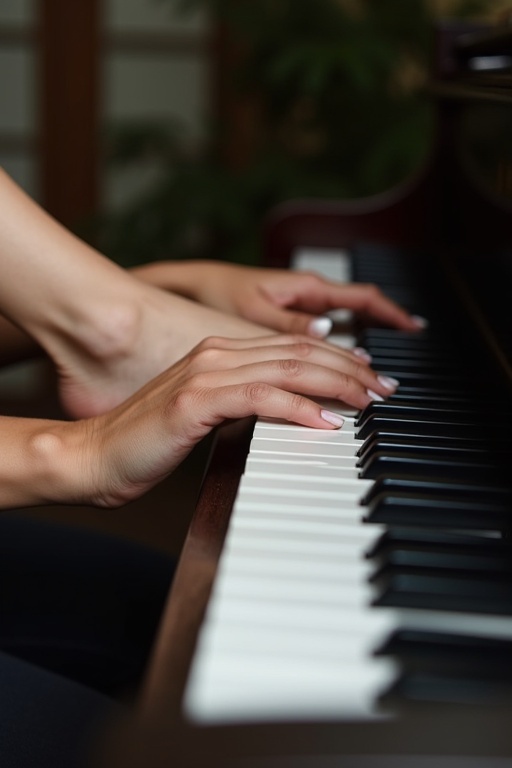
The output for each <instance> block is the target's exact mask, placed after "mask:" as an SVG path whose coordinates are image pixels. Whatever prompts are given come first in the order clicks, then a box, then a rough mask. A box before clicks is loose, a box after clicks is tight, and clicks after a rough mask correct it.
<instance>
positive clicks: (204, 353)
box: [192, 346, 222, 371]
mask: <svg viewBox="0 0 512 768" xmlns="http://www.w3.org/2000/svg"><path fill="white" fill-rule="evenodd" d="M221 357H222V350H221V349H219V348H218V347H216V346H205V347H204V348H203V349H199V350H197V351H196V352H195V354H194V355H193V358H192V370H194V371H208V370H212V369H216V368H218V367H219V365H220V361H221Z"/></svg>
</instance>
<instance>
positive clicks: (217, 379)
mask: <svg viewBox="0 0 512 768" xmlns="http://www.w3.org/2000/svg"><path fill="white" fill-rule="evenodd" d="M254 381H257V382H265V383H266V384H269V385H271V386H274V387H279V388H280V389H284V390H286V391H289V392H294V393H300V394H303V395H310V396H313V397H322V398H330V399H334V400H339V401H340V402H343V403H347V404H349V405H351V406H353V407H355V408H358V409H362V408H365V407H366V406H367V405H368V404H369V403H370V402H371V401H372V400H375V399H381V398H382V399H383V398H384V396H381V395H380V394H377V393H375V392H374V391H373V390H371V389H370V388H368V387H367V386H366V385H365V384H363V383H362V382H361V381H360V380H358V379H356V378H355V377H353V376H351V375H350V374H348V373H346V372H344V371H340V370H335V369H333V368H330V367H324V366H322V365H316V364H313V363H310V362H305V361H303V360H296V359H291V358H288V359H281V358H280V359H276V360H266V361H260V362H253V363H248V364H247V365H242V366H239V367H236V368H229V369H227V370H214V371H209V372H206V373H199V374H196V375H195V376H194V377H193V384H194V387H196V388H197V389H198V390H202V389H209V388H215V387H221V386H223V385H226V384H230V385H231V384H239V385H242V384H248V383H250V382H254ZM372 384H373V382H372ZM373 386H375V384H373ZM387 394H389V390H388V391H387Z"/></svg>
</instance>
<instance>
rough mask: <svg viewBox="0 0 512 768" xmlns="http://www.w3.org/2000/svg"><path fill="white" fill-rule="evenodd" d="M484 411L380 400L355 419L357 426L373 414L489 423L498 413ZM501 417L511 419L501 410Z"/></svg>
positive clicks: (474, 408)
mask: <svg viewBox="0 0 512 768" xmlns="http://www.w3.org/2000/svg"><path fill="white" fill-rule="evenodd" d="M489 411H490V409H487V412H484V410H483V409H482V408H477V407H468V406H467V405H464V404H461V405H459V406H457V405H450V406H446V405H445V406H432V405H429V404H427V403H424V404H420V403H414V404H413V403H400V402H396V401H394V402H393V401H390V402H378V401H375V400H374V401H372V402H371V403H369V404H368V405H367V406H366V408H364V409H363V410H362V411H361V413H360V414H359V416H358V417H357V419H356V421H355V425H356V427H360V426H363V424H365V423H366V421H367V420H368V419H370V418H371V417H372V416H386V417H387V418H396V419H397V420H398V419H400V420H402V419H404V418H418V419H421V420H422V421H439V420H440V419H446V421H451V422H453V421H469V422H471V423H472V424H476V423H479V422H482V421H483V422H484V423H487V422H488V421H489V420H490V419H491V420H492V418H493V413H494V416H495V417H496V416H497V414H496V412H495V411H494V408H493V409H492V412H489ZM499 418H500V419H507V420H508V421H510V413H508V412H506V411H505V412H500V413H499Z"/></svg>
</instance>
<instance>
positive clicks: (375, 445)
mask: <svg viewBox="0 0 512 768" xmlns="http://www.w3.org/2000/svg"><path fill="white" fill-rule="evenodd" d="M377 453H382V454H385V455H386V456H393V455H394V454H398V455H400V456H401V455H414V456H423V457H425V458H428V457H429V456H431V457H432V458H437V459H442V458H443V457H448V458H451V459H456V460H459V459H462V460H464V459H471V458H475V459H478V458H479V457H482V456H484V457H488V456H489V455H493V456H494V457H495V458H496V460H498V461H505V460H508V461H510V460H512V449H511V450H510V451H506V452H499V451H493V452H492V454H491V451H490V450H489V449H488V448H482V447H479V448H477V447H469V448H467V447H457V448H453V447H452V446H447V445H441V446H439V445H429V444H428V443H424V444H423V445H418V444H417V443H416V444H413V445H408V444H407V442H406V441H402V440H396V441H392V440H379V441H369V442H368V443H367V445H366V447H365V449H364V451H363V450H362V451H360V452H358V457H359V458H358V461H357V462H356V464H357V466H358V467H363V466H364V464H365V463H366V462H367V461H368V460H369V459H370V458H371V457H372V456H373V455H374V454H377Z"/></svg>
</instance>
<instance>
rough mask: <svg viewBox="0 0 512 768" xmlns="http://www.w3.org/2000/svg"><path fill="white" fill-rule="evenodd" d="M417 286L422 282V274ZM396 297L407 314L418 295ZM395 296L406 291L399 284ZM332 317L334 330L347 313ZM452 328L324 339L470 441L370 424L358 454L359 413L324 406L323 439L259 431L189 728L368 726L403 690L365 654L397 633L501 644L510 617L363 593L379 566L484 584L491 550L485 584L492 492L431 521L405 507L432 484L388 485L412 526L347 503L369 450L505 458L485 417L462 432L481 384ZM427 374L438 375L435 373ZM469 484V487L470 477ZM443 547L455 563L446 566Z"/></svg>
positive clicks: (392, 664)
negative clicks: (367, 354) (357, 354)
mask: <svg viewBox="0 0 512 768" xmlns="http://www.w3.org/2000/svg"><path fill="white" fill-rule="evenodd" d="M315 255H316V257H317V258H322V256H323V255H325V257H326V259H325V262H322V264H320V261H316V262H315V265H316V266H318V267H319V268H320V267H321V269H322V270H323V269H324V268H325V269H327V270H331V272H330V274H331V276H332V275H334V274H336V275H339V272H337V271H336V270H337V269H339V267H338V266H337V254H336V253H335V252H329V253H328V254H322V250H321V249H320V251H319V252H318V253H316V254H315ZM303 256H304V259H303V262H302V266H303V267H304V268H310V266H309V265H307V254H303ZM380 265H381V266H382V263H381V262H380ZM343 269H344V270H345V271H344V272H343V274H344V275H345V278H344V279H349V278H348V273H347V272H346V262H345V266H344V267H343ZM387 270H388V266H386V267H385V269H384V271H387ZM393 271H394V273H395V274H396V273H399V274H400V281H401V284H402V285H403V286H405V285H406V284H407V281H408V277H404V276H402V270H401V268H400V269H399V270H396V269H393ZM407 271H408V270H406V272H407ZM419 279H420V282H422V283H423V284H426V281H425V280H424V279H423V276H421V277H420V278H419ZM406 293H407V297H408V301H409V300H410V301H411V306H413V304H414V302H415V301H416V300H417V299H416V296H415V294H414V293H411V292H409V290H407V292H406ZM400 294H401V295H405V294H404V292H403V289H402V288H400ZM443 304H447V302H445V301H442V300H440V301H439V306H443ZM341 319H342V321H345V319H346V316H342V318H341ZM450 322H451V321H450ZM450 322H448V323H447V324H446V327H445V324H444V323H443V324H441V323H439V324H438V325H439V330H440V331H441V332H442V333H441V334H440V336H442V337H443V338H441V342H442V343H441V344H440V343H439V340H440V339H439V338H436V334H435V332H434V331H435V326H436V321H435V318H434V321H433V322H432V323H431V328H430V329H429V331H425V332H420V333H419V334H411V333H404V332H397V331H393V330H389V329H375V330H371V331H368V332H367V333H366V334H364V335H360V336H358V337H357V341H356V340H355V338H354V337H353V336H352V335H351V334H349V335H339V336H337V342H339V343H340V344H342V345H348V346H351V345H353V344H354V343H356V344H358V345H359V346H362V347H365V348H367V349H368V350H369V351H371V353H372V354H373V356H374V359H375V360H377V361H378V363H379V370H380V364H381V363H382V370H383V371H384V372H387V371H389V370H391V369H396V370H398V369H400V368H401V369H402V370H406V373H404V376H403V379H404V380H403V381H401V385H400V387H399V389H398V390H397V392H396V393H394V394H393V395H391V396H390V398H388V399H387V401H386V403H385V405H386V404H388V403H389V404H391V403H396V405H397V406H400V405H401V406H402V407H403V406H404V403H405V404H407V403H409V404H412V405H415V404H418V405H422V406H426V407H427V408H428V407H430V408H431V409H432V408H438V409H439V411H440V412H441V409H442V412H443V413H445V412H446V411H447V410H452V411H453V410H456V411H457V413H458V415H460V412H461V411H462V410H467V411H468V415H469V417H470V418H469V420H468V423H467V430H466V429H465V428H464V429H463V430H462V432H461V431H460V429H458V427H460V424H455V425H452V426H455V427H457V429H452V430H450V428H449V427H450V425H449V424H448V433H447V432H446V430H443V429H442V428H443V427H444V426H446V423H445V420H444V419H438V422H439V423H438V426H439V430H440V434H435V433H433V434H428V430H427V433H426V431H425V429H424V428H422V429H421V430H417V431H416V432H415V431H414V429H411V427H413V426H414V425H413V422H412V421H406V423H405V424H404V425H400V424H399V423H396V422H395V423H394V424H393V427H392V428H390V427H389V422H388V421H386V422H383V424H384V426H385V427H387V428H388V429H387V430H386V429H384V428H383V424H382V423H381V424H379V428H378V429H377V430H376V431H375V433H374V437H372V438H371V439H366V440H365V441H364V442H363V441H362V440H361V439H360V437H361V435H360V434H359V429H358V428H357V427H356V425H355V417H356V416H357V414H356V413H355V412H354V411H353V410H350V409H347V408H346V406H344V405H343V404H342V403H334V404H331V402H329V407H332V409H336V410H337V411H338V412H340V413H343V414H344V415H346V424H345V426H344V427H343V428H342V429H341V430H337V431H335V432H333V431H331V430H326V431H325V432H321V431H315V430H308V429H306V428H302V427H297V426H296V425H290V424H281V423H277V422H274V421H272V420H268V421H266V420H258V422H257V423H256V426H255V430H254V437H253V441H252V444H251V450H250V452H249V456H248V458H247V462H246V469H245V475H244V477H243V479H242V480H241V483H240V488H239V491H238V496H237V500H236V502H235V507H234V511H233V516H232V520H231V523H230V526H229V530H228V533H227V537H226V542H225V546H224V549H223V553H222V556H221V560H220V562H219V568H218V574H217V578H216V580H215V584H214V587H213V594H212V599H211V601H210V603H209V606H208V611H207V617H206V621H205V624H204V626H203V630H202V632H201V635H200V637H199V641H198V649H199V653H198V655H197V657H196V660H195V662H194V666H193V668H192V676H191V679H190V681H189V685H188V687H187V692H186V698H185V707H186V711H187V713H188V714H189V715H190V716H191V717H192V718H194V719H202V720H204V721H205V722H214V721H220V722H222V721H225V720H231V721H233V720H234V721H241V720H244V719H248V720H251V719H255V718H256V719H263V720H264V719H267V718H271V719H280V718H281V719H284V720H288V719H289V718H290V717H294V716H298V717H306V718H309V719H315V718H318V717H332V715H333V713H335V715H336V716H337V717H339V716H340V715H347V716H356V717H359V716H360V717H369V718H374V717H380V716H382V712H381V711H380V710H379V705H378V699H379V696H380V695H382V693H383V691H389V690H391V689H392V687H393V685H396V684H397V680H398V681H399V682H400V681H402V677H401V675H403V673H404V668H403V658H401V657H400V654H396V655H394V656H393V655H389V656H384V654H383V655H382V656H380V657H377V656H376V655H375V654H376V652H377V651H378V649H379V648H383V647H385V644H386V641H387V640H389V638H390V637H392V636H393V635H394V634H396V633H397V632H400V631H402V630H403V629H404V627H409V628H412V629H413V630H414V631H415V632H424V633H426V632H430V633H433V634H434V635H435V636H436V637H438V638H440V637H441V636H446V635H448V634H452V635H457V636H459V637H462V639H463V641H464V640H466V639H468V638H476V640H477V641H480V642H482V643H483V642H484V641H486V640H493V641H494V640H496V638H503V639H504V640H507V641H509V640H510V638H512V618H511V617H510V616H508V615H497V614H491V613H483V612H480V611H478V612H475V611H473V610H471V611H468V610H464V608H467V607H468V606H467V605H466V606H464V605H460V604H459V605H458V606H457V609H456V610H455V611H450V610H445V606H443V609H442V610H441V609H439V608H438V607H436V608H435V609H434V608H432V607H424V608H422V609H417V608H415V609H412V608H396V607H383V606H379V607H374V608H372V607H371V604H372V603H373V602H375V601H376V600H378V599H379V597H380V596H381V594H382V593H381V591H379V590H381V588H382V583H381V582H380V581H379V579H381V580H382V579H383V578H384V576H383V572H382V571H381V574H380V576H379V579H377V582H378V583H376V584H372V583H370V581H369V579H370V577H371V576H372V575H373V574H374V572H375V567H376V564H378V565H379V566H380V565H382V564H384V563H386V564H387V566H388V571H386V574H387V575H386V578H388V577H389V566H390V564H391V566H392V567H393V568H398V566H400V567H401V568H402V571H403V569H404V567H405V568H406V567H407V566H408V565H410V564H412V565H415V566H416V567H417V566H418V565H423V563H425V565H424V566H423V570H428V571H430V572H433V573H435V575H436V576H437V577H438V578H439V576H440V573H439V568H440V566H443V565H446V567H445V568H444V569H443V573H442V574H441V575H443V576H444V578H446V576H445V575H444V571H454V572H455V573H457V571H456V569H457V567H458V566H460V565H464V566H468V567H469V566H472V570H471V573H472V574H473V572H480V570H481V575H482V576H485V579H486V580H487V581H489V572H488V571H487V570H486V569H485V564H486V563H490V562H491V559H492V552H493V551H494V549H496V551H497V552H498V555H497V557H496V559H495V560H494V559H493V560H492V563H493V566H494V568H495V570H497V572H498V573H499V572H500V568H502V569H503V571H505V572H506V568H507V562H508V560H507V556H506V555H504V552H506V546H505V544H504V542H503V540H502V538H501V537H502V528H501V526H495V527H492V526H493V525H494V523H495V522H500V523H501V522H503V520H504V519H508V518H507V516H506V515H505V511H504V510H503V508H502V507H501V506H500V505H498V507H497V508H495V509H494V508H493V506H492V504H490V503H489V499H490V498H491V496H492V497H499V493H498V492H497V491H496V492H494V490H493V492H489V494H488V497H487V498H485V502H486V503H485V507H486V510H487V516H486V518H485V521H483V520H480V523H478V522H477V512H478V513H480V512H481V511H482V510H481V509H480V508H475V506H474V505H475V504H476V503H477V502H478V499H477V498H475V495H473V497H472V498H471V499H470V504H473V508H472V509H471V508H470V509H469V512H470V513H469V515H468V514H466V513H467V511H468V508H467V505H466V510H465V511H464V509H463V508H462V507H456V506H452V507H451V508H450V509H449V512H450V515H451V517H450V519H448V518H446V517H445V516H443V510H442V503H444V504H445V505H446V503H447V502H446V500H445V501H444V502H442V503H438V502H437V501H436V502H435V504H434V505H431V506H434V507H435V509H434V510H433V511H432V510H430V511H429V509H428V508H427V506H426V505H425V499H424V500H423V507H421V503H422V502H421V498H420V499H419V502H418V503H416V502H417V499H416V496H418V497H421V495H422V494H424V493H426V492H428V493H430V489H431V487H432V485H434V486H435V483H434V480H433V479H432V480H430V478H425V479H424V482H426V481H427V480H429V482H430V483H431V484H430V485H429V486H428V487H427V486H425V487H421V481H419V480H418V479H417V478H411V479H410V480H407V478H406V479H405V480H404V479H403V478H401V479H400V480H399V481H398V480H397V481H396V482H401V483H407V482H410V483H413V484H414V483H416V485H415V486H414V487H415V488H416V489H421V493H418V494H417V495H416V496H414V494H412V500H413V501H414V504H415V506H416V512H415V520H414V521H413V522H411V519H410V516H409V517H408V516H407V515H405V514H403V515H401V516H400V515H399V516H398V518H399V521H400V526H397V524H396V522H394V523H393V525H392V526H391V527H389V526H388V525H387V524H381V523H378V522H375V521H374V520H372V522H371V523H369V522H366V521H365V520H364V519H363V518H368V517H369V515H370V513H369V511H368V509H367V508H365V507H364V506H361V505H360V503H359V501H360V498H361V496H363V495H364V494H365V493H366V492H367V491H368V490H369V489H370V488H372V487H373V483H374V481H373V480H364V479H359V478H355V477H354V474H353V473H354V472H355V473H356V474H357V471H358V470H357V467H356V462H357V456H356V454H357V453H358V452H359V453H361V454H362V455H363V456H364V455H365V452H366V451H369V450H371V451H373V452H377V453H378V452H379V449H380V448H381V446H386V445H387V446H390V445H393V446H400V448H401V449H403V448H404V446H405V447H406V448H407V449H411V450H414V449H416V450H418V453H419V454H420V456H423V455H425V457H426V456H427V455H430V456H433V455H435V451H436V450H437V451H438V454H439V455H438V457H437V458H438V459H439V458H440V457H441V455H444V453H445V452H447V451H448V450H453V449H455V450H457V451H459V453H458V454H456V455H455V456H454V457H452V460H453V458H456V459H457V460H462V459H463V458H465V456H466V455H468V454H469V453H471V457H473V456H476V457H478V458H479V459H480V458H481V457H482V455H483V454H487V455H490V457H491V460H492V461H493V462H494V461H495V460H496V459H497V457H498V453H499V452H498V446H500V447H501V450H502V451H503V452H505V451H506V450H507V448H508V450H509V451H510V436H509V432H508V429H506V428H505V427H500V426H499V425H497V426H494V425H488V424H487V423H486V422H485V420H483V423H482V424H480V425H476V426H475V422H474V420H471V418H472V417H473V413H484V412H485V411H486V410H487V403H488V392H487V389H486V382H485V381H483V382H482V381H477V380H476V377H475V376H474V375H473V371H471V370H470V369H471V368H472V364H468V362H467V361H464V364H463V365H461V356H462V355H463V354H464V353H465V352H464V349H463V348H464V346H465V345H466V341H465V332H464V328H463V327H456V325H453V326H452V328H451V329H450V327H449V326H450ZM441 326H442V327H441ZM459 331H462V332H461V333H460V335H459ZM467 344H468V346H469V341H468V342H467ZM459 350H460V352H459ZM415 355H417V360H418V361H419V362H420V363H421V361H426V360H430V361H431V366H430V373H429V374H428V375H427V373H428V371H427V372H426V371H425V370H424V369H423V367H422V365H418V364H416V365H415V364H414V360H415ZM436 365H437V366H438V369H439V372H440V375H433V374H432V370H433V369H434V368H435V366H436ZM445 365H446V368H445ZM452 365H453V366H454V369H453V370H454V371H455V373H456V374H457V375H456V376H453V375H448V376H446V375H445V373H444V371H445V370H447V371H450V370H451V367H452ZM391 375H392V374H391ZM397 378H401V377H399V376H398V377H397ZM498 402H500V403H502V402H503V403H505V404H506V399H504V398H501V397H500V398H497V397H496V398H495V399H494V400H493V405H496V406H497V404H498ZM482 405H483V406H484V407H483V408H482ZM402 415H403V413H402ZM419 421H420V422H421V421H422V420H421V419H420V420H419ZM425 421H427V420H426V419H423V423H424V422H425ZM477 421H478V418H477ZM476 430H478V431H476ZM253 446H254V451H253ZM489 451H491V453H490V454H489V453H488V452H489ZM380 452H381V453H382V450H381V451H380ZM406 452H408V451H407V450H406ZM394 453H395V454H396V453H397V451H394ZM409 453H410V451H409ZM351 456H353V466H351V464H350V457H351ZM345 474H346V476H344V475H345ZM386 479H387V478H386ZM472 481H473V485H474V478H472ZM388 482H390V483H391V484H392V482H393V480H392V479H391V478H389V480H388ZM418 483H419V485H418ZM468 484H469V482H468ZM396 487H397V486H395V490H396ZM402 487H403V488H407V486H406V485H404V486H402ZM491 487H493V486H492V485H491ZM479 488H480V486H479ZM444 490H445V492H447V493H448V495H449V494H452V493H453V498H452V497H450V498H449V501H452V502H454V503H455V502H457V503H459V504H460V503H461V502H460V500H459V499H458V498H457V490H458V489H457V488H456V486H455V485H453V484H452V485H450V486H449V487H445V488H444ZM484 491H485V486H484V485H483V484H482V486H481V490H479V491H478V492H477V494H479V493H482V499H483V498H484ZM336 494H339V495H338V496H336ZM391 498H392V497H391ZM408 501H409V502H410V501H411V495H410V498H409V500H408ZM418 508H419V509H420V512H418ZM489 510H490V511H491V513H493V514H494V516H495V517H496V520H494V519H493V517H492V515H490V516H489ZM388 511H389V510H388ZM402 511H405V510H402ZM472 513H474V514H472ZM418 525H420V526H421V527H417V526H418ZM415 526H416V527H415ZM489 526H490V527H489ZM504 547H505V549H503V548H504ZM450 551H451V552H453V553H454V555H455V556H456V559H455V561H454V562H453V563H451V567H450V568H448V565H447V564H448V562H449V561H448V559H447V558H448V553H449V552H450ZM429 556H431V557H432V560H429V559H428V557H429ZM414 557H416V558H419V559H417V560H416V561H415V560H414ZM421 557H423V558H424V559H423V560H421ZM457 558H458V559H457ZM421 575H423V573H422V574H421ZM402 576H403V572H402ZM397 579H398V576H397V577H396V579H395V580H394V584H395V586H396V585H397V583H398V582H397ZM487 581H486V584H487ZM471 583H473V582H471ZM477 583H478V582H477ZM443 584H444V582H443ZM451 585H452V593H454V592H456V589H455V586H456V584H455V583H454V582H452V583H451ZM416 586H418V585H416ZM420 586H421V585H420ZM422 586H423V587H424V586H425V582H422ZM466 588H468V583H466ZM459 591H460V590H459ZM466 591H468V590H466ZM505 598H506V595H505V596H503V595H500V599H503V600H504V599H505ZM426 655H428V654H426ZM430 655H432V654H430ZM418 658H419V659H420V661H421V663H422V664H423V667H421V668H420V667H419V666H418V668H417V670H420V671H425V669H426V667H425V663H426V662H424V661H423V660H422V657H421V655H420V654H419V653H418ZM409 669H410V668H409ZM427 671H428V670H427ZM416 682H417V681H416ZM409 685H410V681H409ZM416 687H418V686H416ZM386 716H389V711H388V712H386Z"/></svg>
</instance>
